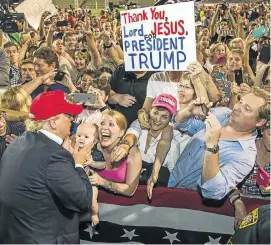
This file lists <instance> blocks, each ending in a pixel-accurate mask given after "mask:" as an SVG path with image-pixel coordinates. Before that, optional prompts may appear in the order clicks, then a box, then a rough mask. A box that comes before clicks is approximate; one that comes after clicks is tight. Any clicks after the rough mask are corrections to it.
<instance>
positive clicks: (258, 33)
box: [252, 26, 269, 38]
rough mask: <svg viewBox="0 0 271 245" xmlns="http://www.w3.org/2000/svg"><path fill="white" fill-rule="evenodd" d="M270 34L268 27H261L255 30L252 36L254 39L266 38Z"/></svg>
mask: <svg viewBox="0 0 271 245" xmlns="http://www.w3.org/2000/svg"><path fill="white" fill-rule="evenodd" d="M268 32H269V27H268V26H261V27H259V28H258V29H255V30H254V31H252V35H253V37H255V38H257V37H261V36H264V35H265V34H266V33H268Z"/></svg>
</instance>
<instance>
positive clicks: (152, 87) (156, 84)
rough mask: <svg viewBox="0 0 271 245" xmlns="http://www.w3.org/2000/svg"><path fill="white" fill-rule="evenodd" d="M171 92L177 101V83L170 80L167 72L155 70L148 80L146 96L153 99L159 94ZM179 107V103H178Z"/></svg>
mask: <svg viewBox="0 0 271 245" xmlns="http://www.w3.org/2000/svg"><path fill="white" fill-rule="evenodd" d="M163 93H165V94H171V95H173V96H174V97H175V98H176V100H177V102H178V83H177V82H172V81H171V80H170V78H169V76H168V73H167V72H164V71H163V72H157V73H155V74H153V75H152V76H151V77H150V78H149V81H148V86H147V97H149V98H152V99H155V98H156V97H157V96H158V95H160V94H163ZM178 109H179V103H178Z"/></svg>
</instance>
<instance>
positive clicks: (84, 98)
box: [73, 93, 96, 105]
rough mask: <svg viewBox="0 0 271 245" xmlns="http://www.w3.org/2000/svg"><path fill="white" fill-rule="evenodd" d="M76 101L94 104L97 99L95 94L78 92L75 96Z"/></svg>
mask: <svg viewBox="0 0 271 245" xmlns="http://www.w3.org/2000/svg"><path fill="white" fill-rule="evenodd" d="M73 98H74V102H75V103H87V104H91V105H92V104H94V103H95V100H96V95H95V94H92V93H91V94H86V93H76V94H74V96H73Z"/></svg>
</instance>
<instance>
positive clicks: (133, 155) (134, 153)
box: [127, 146, 142, 165]
mask: <svg viewBox="0 0 271 245" xmlns="http://www.w3.org/2000/svg"><path fill="white" fill-rule="evenodd" d="M127 160H128V163H130V162H131V163H133V165H135V164H136V165H142V159H141V152H140V150H139V149H138V148H137V147H135V146H134V147H132V148H131V150H130V152H129V155H128V159H127Z"/></svg>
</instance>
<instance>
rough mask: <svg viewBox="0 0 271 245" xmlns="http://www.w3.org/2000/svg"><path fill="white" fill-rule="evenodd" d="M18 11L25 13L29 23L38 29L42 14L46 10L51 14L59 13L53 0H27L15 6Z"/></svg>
mask: <svg viewBox="0 0 271 245" xmlns="http://www.w3.org/2000/svg"><path fill="white" fill-rule="evenodd" d="M15 10H16V11H17V12H18V13H24V15H25V18H26V19H27V21H28V23H29V24H30V25H31V26H32V27H33V28H34V29H35V30H38V28H39V25H40V19H41V15H42V14H43V13H44V12H45V11H48V12H51V14H55V13H57V9H56V7H55V5H54V4H53V3H52V0H25V1H23V2H22V3H21V4H20V5H18V7H16V8H15Z"/></svg>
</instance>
